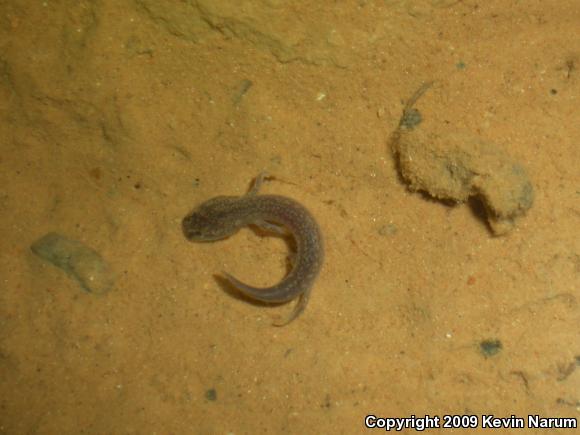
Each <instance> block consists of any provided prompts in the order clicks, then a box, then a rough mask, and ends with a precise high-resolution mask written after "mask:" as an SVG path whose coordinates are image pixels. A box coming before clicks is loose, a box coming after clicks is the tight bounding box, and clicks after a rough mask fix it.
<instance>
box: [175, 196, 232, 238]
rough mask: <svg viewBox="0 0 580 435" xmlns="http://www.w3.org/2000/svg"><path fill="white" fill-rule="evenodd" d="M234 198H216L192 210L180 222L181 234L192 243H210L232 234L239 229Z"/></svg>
mask: <svg viewBox="0 0 580 435" xmlns="http://www.w3.org/2000/svg"><path fill="white" fill-rule="evenodd" d="M238 200H239V198H238V197H235V196H218V197H215V198H212V199H210V200H208V201H206V202H204V203H202V204H201V205H199V206H198V207H197V208H196V209H194V210H193V211H192V212H191V213H190V214H188V215H187V216H186V217H185V218H183V221H182V224H181V225H182V229H183V234H184V235H185V237H186V238H187V239H188V240H191V241H193V242H211V241H214V240H220V239H224V238H226V237H229V236H231V235H232V234H234V233H235V232H236V231H237V230H238V229H239V227H240V224H239V222H238V220H237V219H236V216H235V212H234V209H235V207H234V206H235V203H236V201H238Z"/></svg>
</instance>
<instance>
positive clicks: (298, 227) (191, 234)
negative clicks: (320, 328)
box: [182, 173, 324, 326]
mask: <svg viewBox="0 0 580 435" xmlns="http://www.w3.org/2000/svg"><path fill="white" fill-rule="evenodd" d="M265 178H266V174H265V173H261V174H260V175H258V177H256V179H255V182H254V185H253V186H252V188H251V189H250V191H249V192H248V193H246V194H245V195H243V196H217V197H215V198H212V199H209V200H207V201H205V202H203V203H202V204H200V205H199V206H197V207H196V208H195V209H194V210H193V211H192V212H191V213H189V214H188V215H187V216H186V217H185V218H184V219H183V221H182V229H183V234H184V235H185V237H186V238H187V239H188V240H190V241H193V242H212V241H216V240H221V239H225V238H227V237H230V236H232V235H233V234H235V233H236V232H238V230H240V229H241V228H242V227H245V226H247V225H255V226H257V227H259V228H261V229H264V230H266V231H270V232H274V233H277V234H282V235H288V234H289V235H290V236H291V237H292V238H293V239H294V241H295V246H296V252H295V253H294V255H293V256H292V261H291V262H292V268H291V270H290V272H289V273H288V274H287V275H286V276H285V277H284V278H283V279H282V281H280V282H279V283H278V284H276V285H273V286H271V287H267V288H256V287H252V286H250V285H248V284H245V283H243V282H241V281H240V280H238V279H237V278H235V277H234V276H232V275H230V274H229V273H227V272H223V277H224V278H225V279H226V280H227V281H228V282H229V283H230V284H231V285H232V286H233V287H235V288H236V289H237V290H239V291H240V292H241V293H242V294H244V295H245V296H247V297H249V298H250V299H254V300H258V301H261V302H265V303H284V302H289V301H291V300H293V299H295V298H299V300H298V302H297V304H296V306H295V308H294V310H293V311H292V313H291V314H290V316H289V317H288V318H287V319H286V320H283V321H276V322H274V325H276V326H283V325H286V324H288V323H290V322H291V321H292V320H294V319H296V318H297V317H298V316H299V315H300V314H301V313H302V312H303V311H304V309H305V308H306V305H307V304H308V299H309V296H310V292H311V290H312V286H313V284H314V281H315V280H316V277H317V276H318V274H319V272H320V269H321V267H322V263H323V259H324V246H323V239H322V232H321V230H320V227H319V226H318V224H317V222H316V220H315V219H314V217H313V216H312V214H311V213H310V212H309V211H308V210H307V209H306V208H305V207H304V206H303V205H301V204H300V203H298V202H297V201H295V200H293V199H291V198H288V197H285V196H281V195H265V194H258V191H259V189H260V187H261V185H262V182H263V181H264V179H265Z"/></svg>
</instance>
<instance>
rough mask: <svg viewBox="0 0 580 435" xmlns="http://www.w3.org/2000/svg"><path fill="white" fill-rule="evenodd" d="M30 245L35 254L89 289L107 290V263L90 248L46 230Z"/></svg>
mask: <svg viewBox="0 0 580 435" xmlns="http://www.w3.org/2000/svg"><path fill="white" fill-rule="evenodd" d="M30 249H31V250H32V252H33V253H35V254H36V255H37V256H39V257H40V258H42V259H43V260H46V261H48V262H50V263H52V264H53V265H55V266H56V267H58V268H60V269H62V270H64V271H65V272H66V273H67V274H68V275H69V276H71V277H72V278H74V279H76V280H77V282H78V283H79V284H80V286H81V287H82V289H83V290H85V291H87V292H89V293H96V294H103V293H106V292H108V291H109V290H110V289H111V288H112V287H113V283H114V275H113V273H112V271H111V268H110V267H109V265H108V263H107V262H106V261H105V260H103V258H102V257H101V256H100V255H99V253H98V252H96V251H95V250H94V249H92V248H90V247H88V246H86V245H84V244H83V243H81V242H78V241H76V240H70V239H68V238H66V237H64V236H62V235H60V234H57V233H48V234H46V235H45V236H43V237H41V238H40V239H38V240H37V241H36V242H34V243H33V244H32V245H31V246H30Z"/></svg>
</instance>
